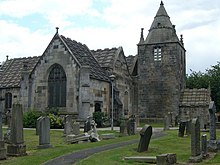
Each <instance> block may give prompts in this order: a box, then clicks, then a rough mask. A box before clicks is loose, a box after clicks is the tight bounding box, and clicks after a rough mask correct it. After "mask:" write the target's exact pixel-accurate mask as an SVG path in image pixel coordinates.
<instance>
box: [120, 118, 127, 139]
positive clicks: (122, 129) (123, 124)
mask: <svg viewBox="0 0 220 165" xmlns="http://www.w3.org/2000/svg"><path fill="white" fill-rule="evenodd" d="M127 122H128V119H125V118H124V119H121V123H120V135H121V136H127V135H128V128H127V126H128V125H127Z"/></svg>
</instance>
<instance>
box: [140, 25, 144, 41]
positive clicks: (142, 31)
mask: <svg viewBox="0 0 220 165" xmlns="http://www.w3.org/2000/svg"><path fill="white" fill-rule="evenodd" d="M142 43H144V28H141V37H140V41H139V44H142Z"/></svg>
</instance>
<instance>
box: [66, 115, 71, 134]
mask: <svg viewBox="0 0 220 165" xmlns="http://www.w3.org/2000/svg"><path fill="white" fill-rule="evenodd" d="M72 132H73V117H72V116H71V115H66V116H65V119H64V135H70V134H72Z"/></svg>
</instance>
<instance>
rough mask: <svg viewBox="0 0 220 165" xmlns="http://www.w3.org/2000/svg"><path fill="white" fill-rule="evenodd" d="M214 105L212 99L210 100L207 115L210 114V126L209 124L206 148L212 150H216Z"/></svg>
mask: <svg viewBox="0 0 220 165" xmlns="http://www.w3.org/2000/svg"><path fill="white" fill-rule="evenodd" d="M215 112H216V107H215V103H214V101H211V102H210V104H209V116H210V126H209V133H210V140H209V141H208V150H209V151H212V152H217V151H218V144H217V141H216V116H215Z"/></svg>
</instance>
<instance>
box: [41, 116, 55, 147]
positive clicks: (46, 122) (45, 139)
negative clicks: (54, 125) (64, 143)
mask: <svg viewBox="0 0 220 165" xmlns="http://www.w3.org/2000/svg"><path fill="white" fill-rule="evenodd" d="M50 147H52V145H51V144H50V118H49V117H47V116H45V117H42V119H41V120H40V127H39V146H38V148H40V149H43V148H50Z"/></svg>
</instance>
